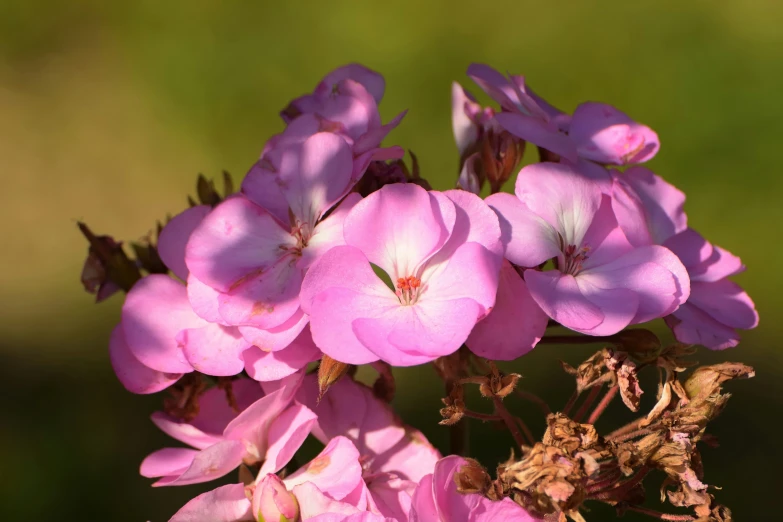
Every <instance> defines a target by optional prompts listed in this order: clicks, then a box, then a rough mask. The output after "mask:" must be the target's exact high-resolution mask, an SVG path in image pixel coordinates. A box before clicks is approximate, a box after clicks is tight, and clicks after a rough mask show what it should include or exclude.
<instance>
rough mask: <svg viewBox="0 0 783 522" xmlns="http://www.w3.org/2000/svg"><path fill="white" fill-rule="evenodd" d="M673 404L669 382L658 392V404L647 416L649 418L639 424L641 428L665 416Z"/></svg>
mask: <svg viewBox="0 0 783 522" xmlns="http://www.w3.org/2000/svg"><path fill="white" fill-rule="evenodd" d="M671 402H672V387H671V384H670V383H669V382H665V383H663V385H662V386H661V387H660V389H659V391H658V402H657V403H656V404H655V406H654V407H653V409H652V410H650V413H648V414H647V418H645V419H644V420H643V421H641V422H640V423H639V426H641V427H644V426H647V425H649V424H651V423H652V422H654V421H656V420H657V419H659V418H660V417H661V415H663V412H664V411H666V409H667V408H668V407H669V405H670V404H671Z"/></svg>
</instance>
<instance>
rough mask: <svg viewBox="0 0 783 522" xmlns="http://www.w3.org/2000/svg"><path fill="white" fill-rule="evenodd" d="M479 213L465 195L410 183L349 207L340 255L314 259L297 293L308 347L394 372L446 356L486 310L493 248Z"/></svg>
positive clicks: (494, 276)
mask: <svg viewBox="0 0 783 522" xmlns="http://www.w3.org/2000/svg"><path fill="white" fill-rule="evenodd" d="M488 210H489V209H488V208H487V206H486V205H485V204H484V203H483V202H482V201H481V199H479V198H478V197H477V196H475V195H473V194H470V193H468V192H465V191H461V190H455V191H448V192H445V193H439V192H427V191H426V190H424V189H422V188H421V187H419V186H417V185H414V184H400V185H386V186H384V187H382V188H381V189H380V190H379V191H377V192H374V193H372V194H370V195H369V196H368V197H367V198H365V199H364V200H363V201H361V202H360V203H358V204H357V205H356V207H354V209H353V210H352V211H351V212H350V214H349V215H348V216H347V217H346V219H345V225H344V236H345V242H346V246H342V247H336V248H333V249H332V250H330V251H329V252H327V253H326V254H325V255H324V256H322V257H321V258H320V259H319V260H318V261H317V262H316V263H315V264H314V265H313V266H312V268H311V269H310V271H309V272H308V273H307V275H306V276H305V281H304V283H303V285H302V292H301V295H300V300H301V303H302V308H303V309H304V310H305V312H306V313H308V314H309V315H310V324H311V330H312V332H313V340H314V341H315V343H316V345H317V346H318V347H319V348H320V349H321V350H322V351H323V352H324V353H326V354H328V355H329V356H330V357H333V358H334V359H336V360H338V361H342V362H347V363H351V364H365V363H368V362H372V361H377V360H379V359H381V360H384V361H386V362H388V363H390V364H393V365H396V366H410V365H414V364H421V363H424V362H428V361H432V360H434V359H436V358H437V357H439V356H441V355H446V354H449V353H452V352H454V351H456V350H457V349H458V348H459V347H460V346H461V345H462V343H464V342H465V340H466V339H467V337H468V334H469V333H470V330H471V329H472V328H473V326H474V325H475V323H476V321H478V320H479V319H481V318H482V317H484V316H485V315H486V314H487V313H488V312H489V310H490V309H491V308H492V306H493V305H494V302H495V293H496V291H497V281H498V272H499V269H500V261H501V257H500V256H501V252H502V246H501V245H500V242H499V238H500V231H499V228H498V224H497V220H496V218H495V216H493V215H492V214H491V213H490V212H488ZM370 263H372V264H374V265H375V266H377V267H379V269H380V270H383V271H384V272H385V273H386V274H387V276H388V277H389V278H390V279H391V284H393V285H394V286H395V288H394V289H392V288H390V287H389V286H387V284H386V283H384V282H383V280H382V279H381V278H380V277H379V276H378V275H376V273H375V272H373V268H372V266H371V264H370Z"/></svg>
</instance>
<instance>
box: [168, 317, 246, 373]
mask: <svg viewBox="0 0 783 522" xmlns="http://www.w3.org/2000/svg"><path fill="white" fill-rule="evenodd" d="M178 340H179V342H180V344H181V345H182V350H183V351H184V352H185V357H187V359H188V362H189V363H190V364H191V365H192V366H193V368H194V369H195V370H196V371H199V372H201V373H204V374H206V375H215V376H218V377H227V376H231V375H236V374H238V373H240V372H241V371H242V370H243V369H244V367H245V362H244V360H243V359H242V353H243V352H244V351H245V350H246V349H248V348H250V343H248V342H247V341H246V340H245V339H244V338H243V337H242V336H241V335H240V333H239V330H238V329H237V328H235V327H226V326H220V325H218V324H207V325H206V326H202V327H201V328H189V329H187V330H183V331H182V332H180V335H179V337H178Z"/></svg>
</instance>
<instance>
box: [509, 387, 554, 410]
mask: <svg viewBox="0 0 783 522" xmlns="http://www.w3.org/2000/svg"><path fill="white" fill-rule="evenodd" d="M515 391H516V392H517V395H519V396H520V397H522V398H523V399H525V400H528V401H530V402H533V403H535V404H538V406H539V408H541V411H542V412H544V416H545V417H546V416H547V415H550V414H551V413H552V410H551V409H550V408H549V405H548V404H547V403H546V402H545V401H544V399H542V398H541V397H539V396H538V395H536V394H535V393H530V392H528V391H525V390H519V389H517V390H515Z"/></svg>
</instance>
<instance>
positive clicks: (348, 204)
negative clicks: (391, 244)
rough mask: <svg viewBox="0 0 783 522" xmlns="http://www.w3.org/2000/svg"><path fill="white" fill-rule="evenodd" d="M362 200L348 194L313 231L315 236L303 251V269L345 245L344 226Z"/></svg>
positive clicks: (352, 194) (355, 194)
mask: <svg viewBox="0 0 783 522" xmlns="http://www.w3.org/2000/svg"><path fill="white" fill-rule="evenodd" d="M361 200H362V197H361V196H360V195H359V194H357V193H355V192H354V193H351V194H348V195H347V196H346V197H345V199H343V200H342V201H341V202H340V204H339V206H337V208H335V209H334V211H333V212H332V213H331V214H329V217H327V218H326V219H324V220H323V221H321V222H320V223H318V225H316V227H315V229H314V230H313V235H312V236H311V237H310V240H309V241H308V242H307V247H306V248H304V249H303V250H302V259H301V260H300V261H299V263H298V266H299V267H300V268H302V269H306V268H309V267H310V266H311V265H312V264H313V263H314V262H315V261H316V260H317V259H318V258H319V257H321V256H322V255H324V254H325V253H326V252H328V251H329V250H330V249H331V248H334V247H336V246H340V245H344V244H345V239H344V237H343V225H344V223H345V218H346V216H348V213H349V212H350V211H351V209H353V207H355V206H356V204H357V203H358V202H359V201H361Z"/></svg>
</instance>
